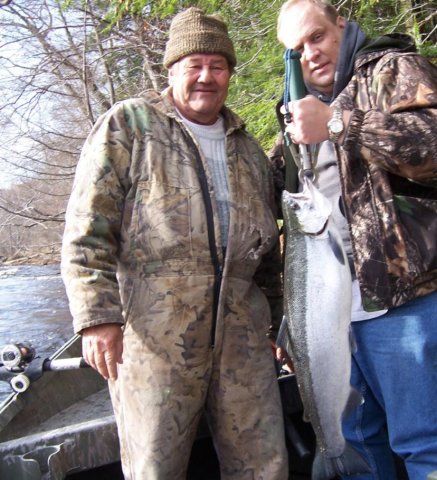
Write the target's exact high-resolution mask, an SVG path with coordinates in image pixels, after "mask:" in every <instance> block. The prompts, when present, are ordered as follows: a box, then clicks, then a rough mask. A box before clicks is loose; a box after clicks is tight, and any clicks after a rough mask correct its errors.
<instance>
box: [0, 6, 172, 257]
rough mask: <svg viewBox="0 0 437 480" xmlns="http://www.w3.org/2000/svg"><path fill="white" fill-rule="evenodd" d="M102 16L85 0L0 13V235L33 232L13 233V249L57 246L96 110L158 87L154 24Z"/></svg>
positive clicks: (158, 40) (158, 38)
mask: <svg viewBox="0 0 437 480" xmlns="http://www.w3.org/2000/svg"><path fill="white" fill-rule="evenodd" d="M104 15H105V12H102V11H101V10H100V9H99V2H96V1H94V2H93V1H91V0H89V1H79V0H77V1H71V2H69V6H68V8H67V9H65V8H64V5H63V2H61V1H58V0H42V1H41V0H27V1H26V2H12V3H10V4H9V6H7V7H2V9H1V11H0V82H1V85H2V94H3V99H2V102H1V105H0V126H1V127H2V130H3V132H4V135H3V142H1V144H0V165H1V167H2V171H3V172H5V175H4V177H5V178H3V182H0V188H1V187H3V186H4V187H5V188H4V189H3V190H1V191H0V236H1V238H2V239H3V236H4V235H6V236H7V237H8V239H9V240H11V239H12V236H11V232H12V231H17V232H18V231H21V232H29V231H32V234H28V233H25V234H24V233H23V234H21V235H18V234H17V235H15V237H14V245H15V248H16V249H17V250H19V251H23V248H24V244H26V246H27V247H28V246H29V245H34V246H35V245H37V246H38V248H40V247H41V244H42V243H44V241H45V242H46V243H48V244H50V245H51V244H52V243H53V241H54V239H56V241H57V242H58V247H59V244H60V237H61V233H62V228H63V224H62V222H63V215H64V211H65V206H66V202H67V199H68V196H69V192H70V189H71V182H72V179H73V177H74V170H75V165H76V163H77V160H78V157H79V154H80V150H81V147H82V145H83V142H84V140H85V138H86V136H87V134H88V132H89V130H90V129H91V127H92V126H93V124H94V123H95V121H96V119H97V118H98V117H99V115H101V114H102V113H104V112H105V111H106V110H108V109H109V108H111V106H112V105H113V104H114V103H115V102H116V101H118V100H121V99H123V98H126V97H130V96H136V95H139V94H140V92H141V91H142V90H144V89H146V88H155V89H160V88H162V87H163V85H164V84H165V77H164V76H163V75H162V67H161V58H162V51H163V37H164V34H163V31H162V30H161V28H160V22H159V21H157V22H156V24H153V25H152V24H151V23H148V22H147V21H146V20H145V19H144V18H142V16H138V17H129V18H128V19H124V20H122V21H121V22H120V23H119V24H117V25H110V24H109V23H108V22H107V21H106V20H105V16H104ZM7 175H8V176H9V182H6V176H7ZM11 179H12V181H11ZM35 238H39V241H38V242H33V240H34V239H35ZM43 239H45V240H44V241H43ZM18 241H19V242H20V245H17V242H18ZM41 242H42V243H41ZM2 243H3V242H2ZM9 243H10V242H9ZM10 245H12V244H11V243H10ZM0 250H1V249H0ZM6 250H7V251H6V252H4V251H0V255H5V254H10V253H11V251H10V248H9V249H8V248H7V249H6ZM8 252H9V253H8Z"/></svg>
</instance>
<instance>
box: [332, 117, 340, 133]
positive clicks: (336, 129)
mask: <svg viewBox="0 0 437 480" xmlns="http://www.w3.org/2000/svg"><path fill="white" fill-rule="evenodd" d="M329 130H331V132H332V133H341V132H342V131H343V122H342V121H341V120H337V119H334V120H331V121H330V122H329Z"/></svg>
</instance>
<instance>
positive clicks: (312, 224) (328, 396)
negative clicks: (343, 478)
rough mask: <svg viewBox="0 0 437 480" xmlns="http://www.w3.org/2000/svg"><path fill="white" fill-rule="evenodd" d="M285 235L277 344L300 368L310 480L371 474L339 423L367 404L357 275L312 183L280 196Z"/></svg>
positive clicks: (325, 203)
mask: <svg viewBox="0 0 437 480" xmlns="http://www.w3.org/2000/svg"><path fill="white" fill-rule="evenodd" d="M282 209H283V213H284V223H285V229H286V230H285V231H286V247H285V267H284V319H283V321H282V324H281V328H280V331H279V334H278V339H277V344H278V346H281V347H282V348H284V349H285V350H286V351H287V353H288V354H289V355H290V357H291V358H292V360H293V363H294V369H295V373H296V379H297V383H298V386H299V392H300V396H301V398H302V403H303V406H304V418H305V419H306V420H308V421H310V422H311V424H312V427H313V429H314V432H315V435H316V441H317V452H316V457H315V459H314V463H313V467H312V477H311V478H312V480H322V479H323V480H324V479H331V478H335V477H336V476H338V475H352V474H361V473H366V472H368V471H369V467H368V465H367V463H366V462H365V461H364V459H363V458H362V457H361V455H359V454H358V453H357V452H356V451H355V450H354V449H353V448H352V447H351V446H350V445H349V444H347V443H346V441H345V439H344V437H343V433H342V428H341V423H342V418H343V416H344V415H345V414H346V413H349V411H351V410H352V409H353V408H354V407H356V406H358V405H359V404H360V403H361V401H362V397H361V395H360V394H359V393H358V392H357V391H356V390H354V389H353V388H352V387H351V385H350V372H351V340H350V318H351V297H352V293H351V284H352V280H351V273H350V268H349V264H348V260H347V256H346V254H345V252H344V249H343V244H342V240H341V237H340V234H339V232H338V231H337V228H336V226H335V224H334V222H333V221H332V219H331V211H332V208H331V204H330V202H329V200H328V199H326V198H325V197H324V196H323V195H322V193H321V192H319V191H318V190H317V189H316V187H315V186H314V185H313V184H312V182H311V181H310V180H308V179H306V180H305V181H304V188H303V191H302V192H301V193H296V194H291V193H289V192H287V191H284V192H283V194H282Z"/></svg>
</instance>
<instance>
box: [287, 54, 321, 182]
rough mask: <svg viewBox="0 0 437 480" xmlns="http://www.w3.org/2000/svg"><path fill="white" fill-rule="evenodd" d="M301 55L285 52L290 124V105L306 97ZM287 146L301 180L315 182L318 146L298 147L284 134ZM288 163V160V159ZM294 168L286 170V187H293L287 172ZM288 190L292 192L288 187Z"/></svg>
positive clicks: (290, 118) (290, 119)
mask: <svg viewBox="0 0 437 480" xmlns="http://www.w3.org/2000/svg"><path fill="white" fill-rule="evenodd" d="M300 58H301V54H300V53H299V52H298V51H296V50H292V49H290V48H287V49H286V50H285V52H284V62H285V77H284V101H283V106H284V110H285V115H284V121H285V124H286V125H287V124H289V123H291V122H292V121H293V118H292V112H290V106H289V103H290V102H293V101H295V100H300V99H302V98H304V97H305V95H306V88H305V82H304V80H303V74H302V66H301V64H300ZM284 140H285V145H286V146H287V147H288V149H289V151H290V152H291V155H292V157H293V160H294V162H295V164H296V166H297V168H298V174H299V177H300V178H301V179H303V177H307V178H309V179H310V180H314V176H315V173H314V166H315V161H316V157H317V151H318V146H317V145H303V144H300V145H296V144H295V143H293V141H292V139H291V136H290V134H289V133H288V132H287V131H285V132H284ZM286 161H287V158H286ZM292 170H293V169H292V168H286V185H292V183H293V182H292V180H291V179H290V178H287V171H288V172H292ZM287 190H290V189H289V188H288V187H287Z"/></svg>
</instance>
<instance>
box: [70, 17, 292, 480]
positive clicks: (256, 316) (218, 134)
mask: <svg viewBox="0 0 437 480" xmlns="http://www.w3.org/2000/svg"><path fill="white" fill-rule="evenodd" d="M164 64H165V66H166V67H167V68H168V69H169V84H170V86H169V88H168V89H166V90H165V91H164V92H163V93H161V94H160V93H157V92H154V91H150V92H147V93H146V94H145V95H144V96H143V97H142V98H137V99H130V100H126V101H123V102H120V103H118V104H116V105H115V106H114V107H113V108H112V109H111V110H110V111H109V112H107V113H106V114H105V115H103V116H102V117H101V118H100V119H99V120H98V121H97V123H96V125H95V126H94V128H93V130H92V132H91V133H90V135H89V138H88V140H87V142H86V144H85V146H84V148H83V152H82V155H81V159H80V161H79V163H78V166H77V173H76V179H75V184H74V187H73V192H72V195H71V199H70V202H69V205H68V209H67V215H66V229H65V235H64V242H63V256H62V273H63V278H64V281H65V284H66V289H67V293H68V296H69V300H70V309H71V312H72V315H73V318H74V328H75V331H76V332H79V333H81V335H82V338H83V353H84V357H85V359H86V360H87V362H88V363H89V364H90V365H91V366H92V367H94V368H95V369H96V370H98V371H99V372H100V373H101V374H102V375H103V376H104V377H105V378H107V379H108V380H109V387H110V391H111V398H112V402H113V406H114V411H115V415H116V420H117V425H118V431H119V437H120V444H121V459H122V465H123V472H124V476H125V479H126V480H128V479H135V480H145V479H147V480H153V479H159V480H166V479H168V480H177V479H183V478H185V477H186V472H187V464H188V460H189V457H190V451H191V447H192V444H193V442H194V440H195V438H196V432H197V428H198V424H199V420H200V418H201V416H202V415H203V414H206V418H207V420H208V423H209V427H210V431H211V434H212V437H213V440H214V445H215V448H216V451H217V454H218V458H219V462H220V470H221V479H222V480H231V479H233V480H237V479H241V480H243V479H257V480H261V479H265V480H267V479H268V480H283V479H286V478H287V477H288V462H287V453H286V449H285V442H284V431H283V419H282V409H281V404H280V397H279V393H278V385H277V381H276V375H275V369H274V364H273V356H272V354H271V349H270V344H269V340H268V336H270V337H273V335H274V332H275V329H276V328H277V324H278V322H279V321H280V316H281V314H280V310H281V308H280V306H281V304H282V299H281V288H280V287H281V285H280V272H281V262H280V256H279V254H278V253H279V249H278V232H277V226H276V221H275V215H274V214H273V213H272V204H273V195H272V188H271V184H272V182H271V177H270V172H269V170H268V162H267V159H266V157H265V155H264V152H263V151H262V149H261V148H260V146H259V145H258V143H257V142H256V141H255V140H254V139H253V138H252V137H251V136H250V135H249V134H248V133H247V132H246V130H245V129H244V124H243V122H242V121H241V120H240V119H239V118H238V117H237V116H236V115H235V114H234V113H232V112H231V111H230V110H229V109H228V108H226V107H225V106H224V103H225V100H226V96H227V93H228V86H229V80H230V77H231V75H232V72H233V69H234V67H235V65H236V57H235V52H234V48H233V45H232V41H231V40H230V38H229V36H228V32H227V28H226V25H225V24H224V23H223V21H222V20H220V18H217V17H214V16H208V15H205V14H204V13H203V12H202V11H201V10H199V9H196V8H190V9H188V10H185V11H183V12H181V13H180V14H178V15H177V16H176V17H175V18H174V20H173V22H172V24H171V27H170V35H169V40H168V44H167V48H166V52H165V57H164ZM266 334H267V335H266Z"/></svg>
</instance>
